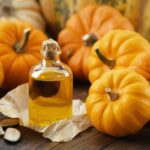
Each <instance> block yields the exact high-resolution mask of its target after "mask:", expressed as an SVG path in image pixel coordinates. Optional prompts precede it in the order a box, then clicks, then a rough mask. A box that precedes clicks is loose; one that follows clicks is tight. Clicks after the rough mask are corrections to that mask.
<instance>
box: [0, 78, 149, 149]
mask: <svg viewBox="0 0 150 150" xmlns="http://www.w3.org/2000/svg"><path fill="white" fill-rule="evenodd" d="M89 86H90V84H89V83H85V82H79V81H78V82H75V83H74V98H76V99H78V98H80V99H82V100H83V101H85V98H86V96H87V93H88V88H89ZM17 128H18V129H19V130H20V131H21V133H22V138H21V140H20V141H19V142H18V143H16V144H15V145H14V144H8V143H6V142H5V141H4V140H3V137H2V136H1V137H0V150H103V149H104V150H150V123H149V124H148V125H147V126H145V127H144V129H143V130H141V131H140V132H139V133H137V134H135V135H132V136H128V137H125V138H114V137H111V136H108V135H105V134H102V133H100V132H98V131H97V130H96V129H95V128H94V127H91V128H89V129H88V130H86V131H84V132H82V133H80V134H79V135H77V136H76V137H75V138H74V139H73V140H71V141H68V142H65V143H64V142H62V143H55V142H51V141H50V140H48V139H44V138H43V137H42V135H41V134H39V133H37V132H35V131H33V130H31V129H27V128H25V127H20V126H18V127H17Z"/></svg>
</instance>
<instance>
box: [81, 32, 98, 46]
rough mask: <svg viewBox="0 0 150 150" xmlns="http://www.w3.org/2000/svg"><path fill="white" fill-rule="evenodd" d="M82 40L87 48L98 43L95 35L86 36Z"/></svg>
mask: <svg viewBox="0 0 150 150" xmlns="http://www.w3.org/2000/svg"><path fill="white" fill-rule="evenodd" d="M82 40H83V41H84V43H85V45H86V46H92V45H93V44H94V43H95V42H96V41H97V37H96V36H95V34H93V33H89V34H85V35H84V36H83V37H82Z"/></svg>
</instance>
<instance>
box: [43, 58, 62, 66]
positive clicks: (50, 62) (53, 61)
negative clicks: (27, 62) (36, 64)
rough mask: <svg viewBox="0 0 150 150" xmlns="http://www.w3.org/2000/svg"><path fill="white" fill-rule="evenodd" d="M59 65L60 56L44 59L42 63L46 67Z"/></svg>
mask: <svg viewBox="0 0 150 150" xmlns="http://www.w3.org/2000/svg"><path fill="white" fill-rule="evenodd" d="M58 63H60V60H59V56H51V57H44V58H43V59H42V62H41V64H42V66H44V67H51V66H54V65H55V64H58Z"/></svg>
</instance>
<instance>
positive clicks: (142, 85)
mask: <svg viewBox="0 0 150 150" xmlns="http://www.w3.org/2000/svg"><path fill="white" fill-rule="evenodd" d="M86 108H87V114H88V116H89V118H90V120H91V122H92V124H93V126H95V127H96V128H97V129H98V130H99V131H101V132H103V133H107V134H109V135H112V136H116V137H120V136H126V135H129V134H133V133H136V132H137V131H139V130H140V129H141V128H142V127H143V126H144V125H145V124H146V123H147V122H148V121H149V120H150V85H149V83H148V82H147V80H146V79H144V78H143V77H142V76H141V75H139V74H137V73H136V72H134V71H133V70H130V69H116V70H111V71H109V72H107V73H104V74H103V75H102V76H101V77H99V78H98V79H97V80H96V81H95V82H94V83H92V85H91V87H90V90H89V95H88V97H87V99H86Z"/></svg>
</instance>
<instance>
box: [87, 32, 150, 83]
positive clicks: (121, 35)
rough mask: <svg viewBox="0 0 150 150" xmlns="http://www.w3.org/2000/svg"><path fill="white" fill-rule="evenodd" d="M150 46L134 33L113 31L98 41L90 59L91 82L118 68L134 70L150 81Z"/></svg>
mask: <svg viewBox="0 0 150 150" xmlns="http://www.w3.org/2000/svg"><path fill="white" fill-rule="evenodd" d="M149 64H150V44H149V42H148V41H147V40H146V39H144V38H143V37H142V36H141V35H140V34H138V33H136V32H133V31H127V30H126V31H125V30H113V31H110V32H109V33H107V34H106V35H105V36H104V37H103V38H101V39H100V40H98V41H97V42H96V43H95V44H94V46H93V47H92V50H91V53H90V55H89V58H88V69H89V80H90V82H91V83H92V82H94V81H95V80H97V79H98V78H99V77H100V76H101V75H103V73H105V72H107V71H110V70H113V69H117V68H127V67H129V68H132V69H134V70H135V71H137V72H138V73H140V74H141V75H142V76H144V77H145V78H146V79H147V80H150V71H149V66H150V65H149Z"/></svg>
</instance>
